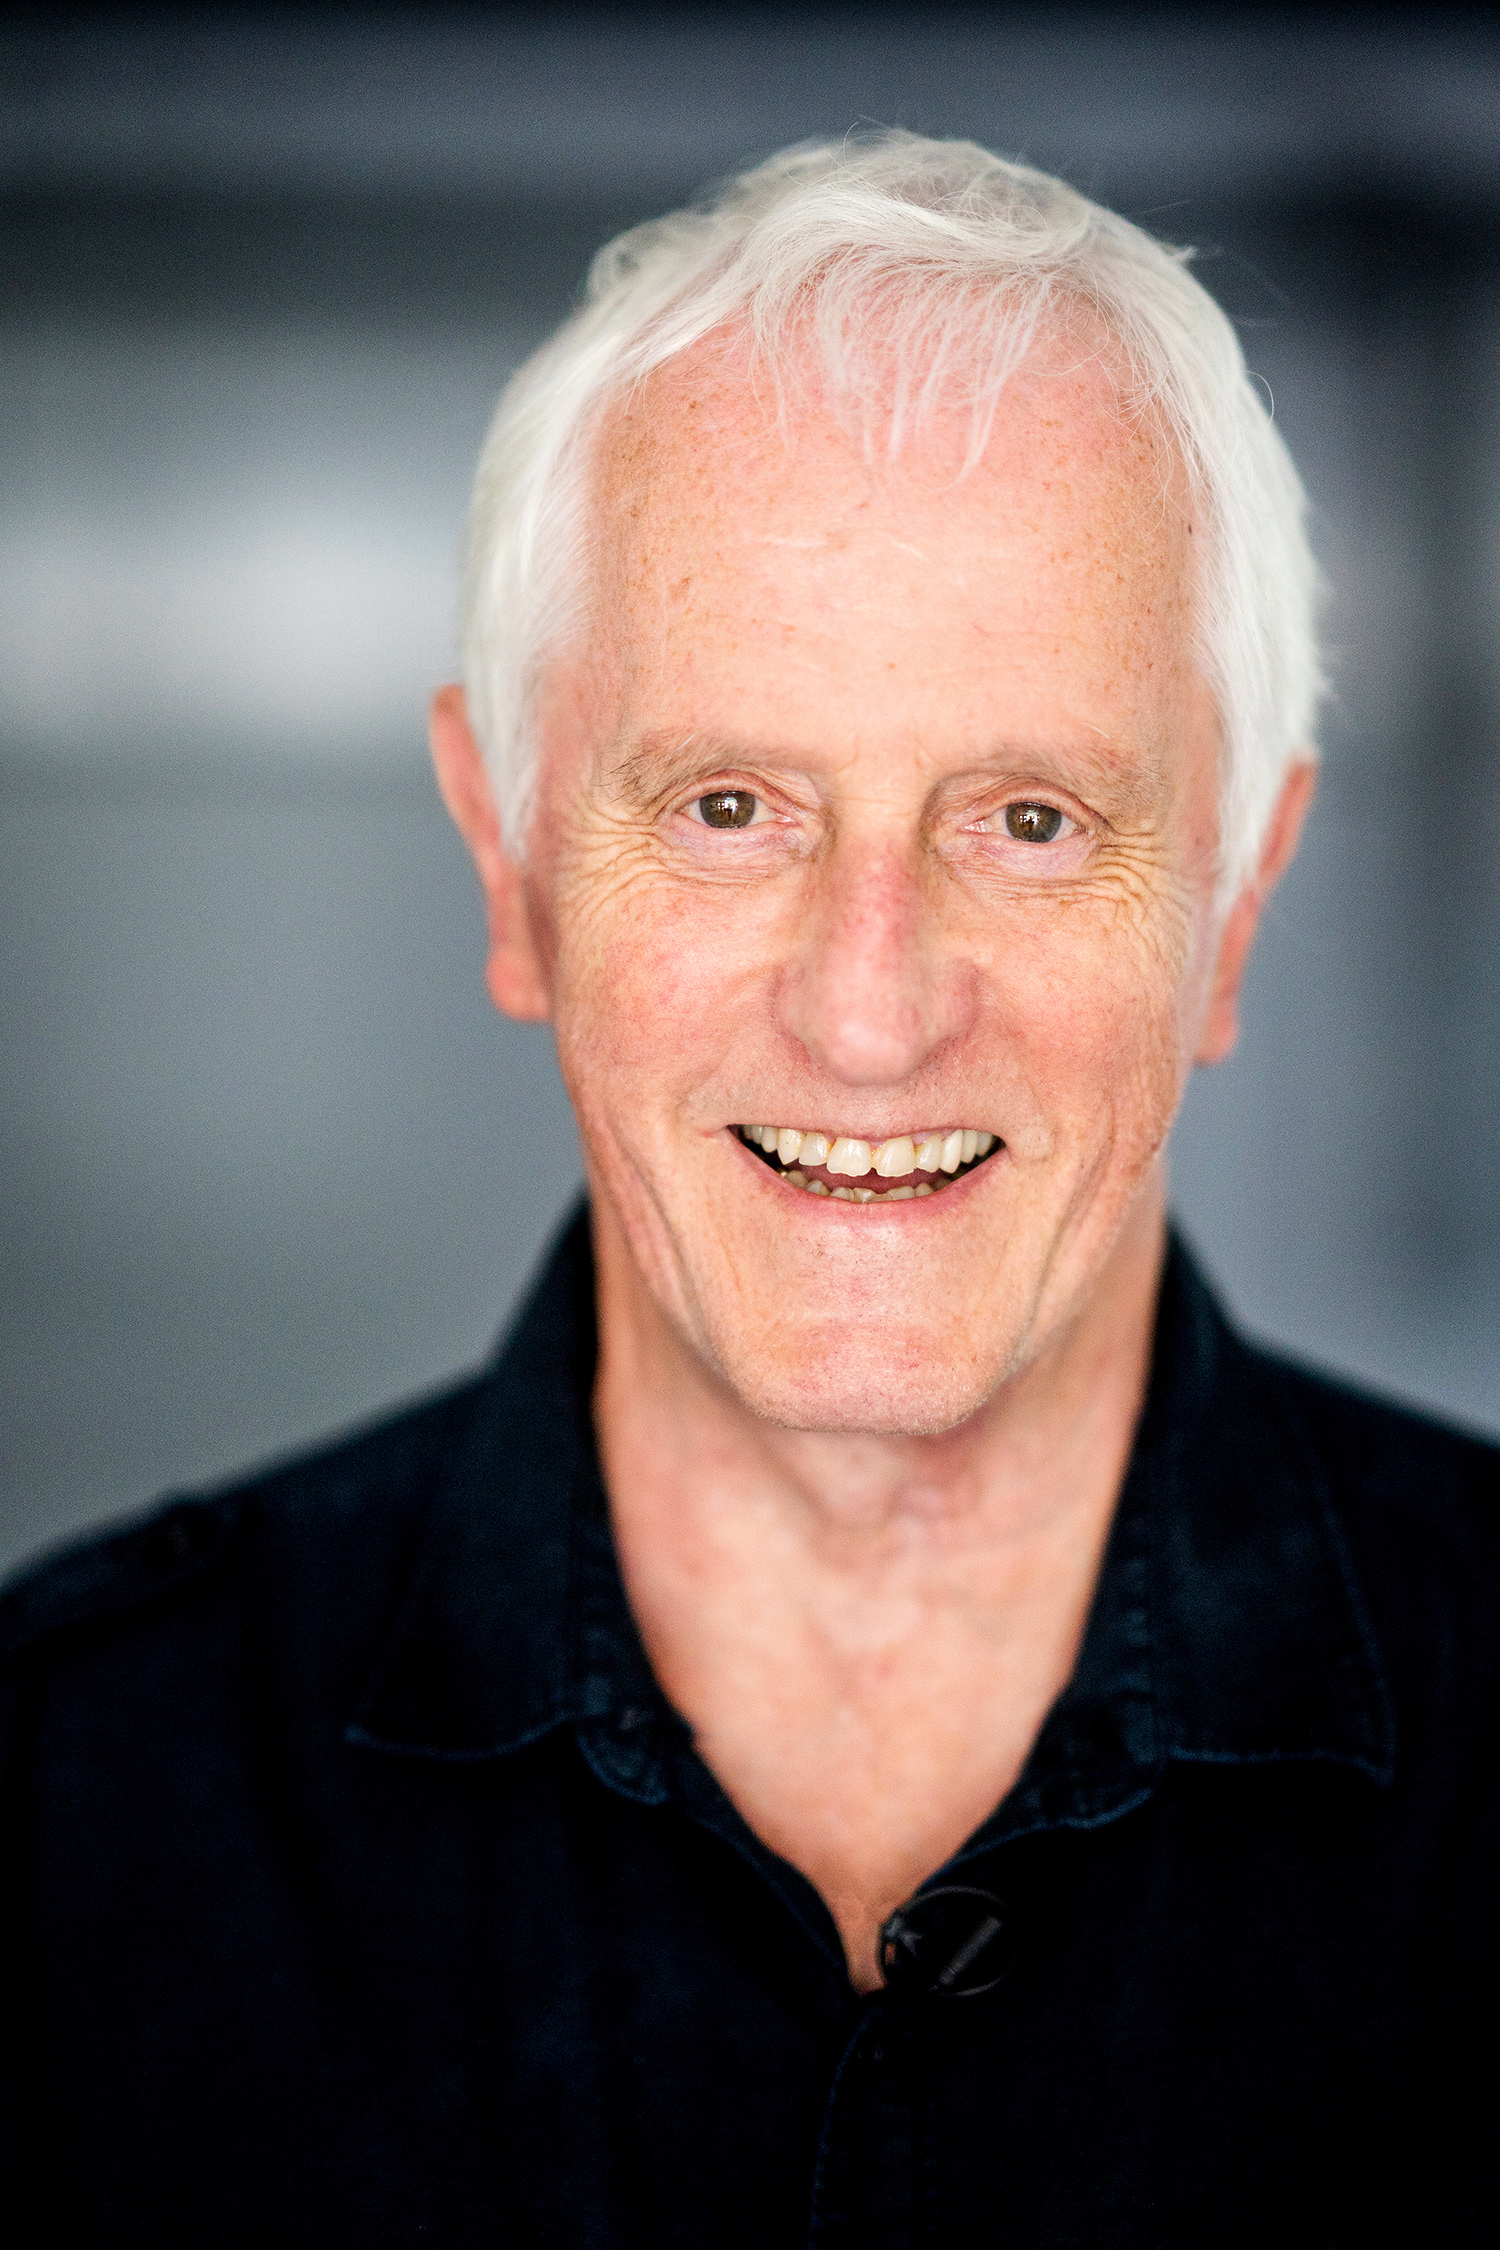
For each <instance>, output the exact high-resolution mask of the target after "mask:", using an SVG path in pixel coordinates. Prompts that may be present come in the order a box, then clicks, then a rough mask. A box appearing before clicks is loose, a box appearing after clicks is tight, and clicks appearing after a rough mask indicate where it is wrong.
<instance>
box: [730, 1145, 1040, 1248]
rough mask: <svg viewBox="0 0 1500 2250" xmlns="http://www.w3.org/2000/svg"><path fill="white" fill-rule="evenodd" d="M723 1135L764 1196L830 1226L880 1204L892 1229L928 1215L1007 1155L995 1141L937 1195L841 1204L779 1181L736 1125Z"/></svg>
mask: <svg viewBox="0 0 1500 2250" xmlns="http://www.w3.org/2000/svg"><path fill="white" fill-rule="evenodd" d="M724 1133H725V1137H726V1139H728V1140H729V1141H730V1142H731V1143H732V1144H733V1146H734V1148H735V1150H736V1151H737V1153H738V1155H739V1156H740V1158H741V1160H742V1161H743V1162H744V1163H745V1164H746V1165H747V1166H748V1167H749V1169H750V1171H751V1172H752V1174H754V1175H755V1176H756V1177H757V1178H758V1179H759V1180H760V1181H761V1182H763V1183H764V1186H765V1190H766V1192H767V1193H769V1194H774V1195H775V1196H776V1197H777V1198H778V1199H780V1198H782V1197H786V1198H789V1199H794V1200H795V1201H796V1202H797V1203H798V1204H800V1205H804V1206H805V1207H806V1209H807V1211H808V1213H809V1214H816V1216H817V1219H818V1221H819V1223H823V1222H824V1221H827V1222H829V1223H832V1221H833V1220H839V1221H841V1222H846V1223H850V1224H852V1223H853V1222H854V1221H855V1220H868V1219H869V1218H871V1217H872V1216H873V1215H874V1214H875V1210H876V1205H877V1204H881V1203H884V1204H886V1208H885V1209H884V1210H883V1211H881V1212H880V1213H879V1217H880V1218H881V1220H882V1221H883V1222H884V1223H885V1224H886V1225H888V1226H894V1225H896V1224H897V1223H898V1222H905V1221H913V1222H914V1221H916V1220H917V1219H919V1218H922V1217H924V1216H926V1215H928V1214H930V1213H931V1212H932V1211H933V1210H934V1209H935V1208H937V1207H938V1206H946V1205H947V1204H949V1203H950V1202H953V1201H956V1200H957V1199H958V1198H959V1197H961V1196H963V1195H964V1194H965V1193H966V1192H967V1190H968V1189H970V1188H971V1187H972V1186H973V1185H974V1182H975V1181H976V1180H977V1179H980V1178H982V1176H983V1175H984V1174H985V1173H986V1172H988V1171H989V1169H990V1167H991V1165H992V1164H996V1163H998V1162H999V1160H1000V1158H1001V1157H1003V1156H1007V1155H1008V1154H1009V1153H1010V1152H1009V1150H1008V1149H1007V1147H1006V1144H1005V1143H1004V1141H1001V1142H999V1143H998V1144H997V1146H996V1147H995V1148H993V1149H992V1150H991V1151H990V1154H989V1155H988V1156H987V1157H986V1158H985V1159H984V1161H983V1163H982V1164H976V1165H975V1167H974V1169H973V1171H972V1172H965V1173H964V1174H963V1176H962V1178H961V1179H956V1180H949V1181H948V1182H947V1183H946V1185H945V1186H944V1187H943V1189H942V1191H941V1193H940V1194H937V1195H924V1196H922V1197H920V1198H915V1199H913V1200H911V1201H909V1202H907V1201H903V1202H901V1203H889V1202H888V1200H887V1198H886V1197H885V1196H883V1195H881V1196H876V1197H875V1198H874V1199H873V1201H871V1202H869V1203H845V1202H843V1201H840V1200H835V1198H834V1197H833V1196H831V1195H809V1194H808V1193H807V1190H806V1189H805V1188H798V1187H792V1186H791V1185H790V1184H789V1183H788V1182H787V1181H786V1180H785V1179H783V1178H782V1176H781V1174H780V1173H778V1172H773V1171H772V1169H771V1167H770V1165H769V1164H765V1163H763V1162H762V1161H761V1159H760V1158H759V1157H758V1156H757V1155H755V1153H754V1151H753V1150H751V1149H750V1148H748V1147H747V1146H746V1144H745V1143H744V1142H743V1141H742V1140H741V1139H740V1136H739V1131H738V1128H737V1127H736V1126H733V1125H729V1126H726V1127H725V1128H724Z"/></svg>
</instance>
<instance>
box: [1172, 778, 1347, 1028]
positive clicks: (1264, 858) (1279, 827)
mask: <svg viewBox="0 0 1500 2250" xmlns="http://www.w3.org/2000/svg"><path fill="white" fill-rule="evenodd" d="M1317 781H1318V769H1317V767H1316V766H1315V765H1314V764H1313V762H1312V760H1311V759H1310V758H1306V759H1299V760H1298V762H1297V764H1296V765H1294V766H1293V767H1292V768H1291V769H1290V771H1289V772H1288V774H1287V777H1286V779H1285V781H1284V782H1283V783H1282V785H1281V794H1280V796H1279V797H1278V798H1277V800H1276V809H1275V811H1274V812H1273V813H1272V815H1271V823H1270V826H1269V828H1268V829H1267V830H1266V840H1265V843H1264V844H1263V845H1262V847H1261V855H1260V864H1259V866H1258V867H1257V868H1256V870H1255V873H1254V875H1253V876H1252V877H1251V878H1250V880H1249V882H1248V883H1246V885H1245V887H1244V889H1243V890H1242V891H1241V892H1240V895H1239V897H1238V898H1237V899H1236V900H1235V902H1234V904H1233V906H1232V907H1231V908H1230V909H1229V913H1228V915H1227V916H1226V917H1225V921H1224V927H1223V929H1222V930H1221V931H1220V933H1219V952H1218V958H1217V960H1216V961H1215V963H1214V975H1213V985H1212V988H1211V990H1210V992H1209V999H1208V1007H1207V1009H1206V1011H1205V1013H1204V1018H1203V1027H1202V1030H1201V1031H1200V1033H1199V1035H1198V1044H1197V1048H1196V1050H1195V1051H1194V1055H1193V1060H1194V1062H1196V1063H1202V1064H1205V1065H1206V1064H1210V1063H1217V1062H1223V1061H1224V1059H1225V1057H1226V1056H1227V1055H1229V1054H1231V1053H1232V1052H1233V1050H1234V1043H1235V1041H1236V1039H1237V1038H1238V1037H1239V1030H1240V987H1241V985H1242V984H1243V982H1244V976H1245V964H1246V962H1247V961H1248V960H1249V958H1250V948H1251V945H1252V944H1253V942H1254V939H1255V933H1256V930H1257V929H1258V928H1259V927H1260V918H1261V915H1262V913H1263V912H1264V911H1265V906H1266V901H1267V900H1268V899H1269V898H1270V896H1271V893H1272V892H1273V891H1274V890H1275V888H1276V886H1277V884H1278V883H1279V882H1280V881H1281V878H1282V876H1283V875H1284V874H1285V873H1286V871H1287V869H1288V868H1289V867H1290V866H1291V864H1292V861H1293V860H1294V859H1295V857H1296V855H1297V846H1298V843H1299V842H1300V841H1301V837H1302V826H1303V822H1304V821H1305V820H1306V819H1307V814H1308V808H1309V806H1310V805H1311V804H1312V801H1313V794H1314V791H1315V790H1316V788H1317Z"/></svg>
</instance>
